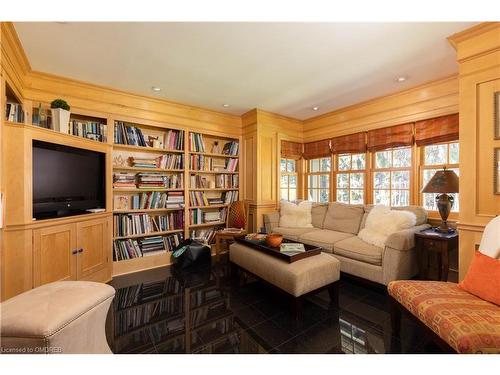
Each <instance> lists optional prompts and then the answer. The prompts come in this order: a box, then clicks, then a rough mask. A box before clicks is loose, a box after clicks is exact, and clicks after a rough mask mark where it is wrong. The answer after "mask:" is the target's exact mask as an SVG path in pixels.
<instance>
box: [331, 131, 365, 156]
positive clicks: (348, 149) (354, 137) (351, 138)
mask: <svg viewBox="0 0 500 375" xmlns="http://www.w3.org/2000/svg"><path fill="white" fill-rule="evenodd" d="M332 151H333V153H334V154H349V153H360V152H366V133H355V134H349V135H344V136H341V137H335V138H332Z"/></svg>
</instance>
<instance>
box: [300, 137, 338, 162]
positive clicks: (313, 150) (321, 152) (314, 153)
mask: <svg viewBox="0 0 500 375" xmlns="http://www.w3.org/2000/svg"><path fill="white" fill-rule="evenodd" d="M331 154H332V151H331V148H330V140H329V139H324V140H322V141H316V142H309V143H305V144H304V155H303V156H304V159H306V160H309V159H317V158H325V157H328V156H330V155H331Z"/></svg>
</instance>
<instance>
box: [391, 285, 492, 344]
mask: <svg viewBox="0 0 500 375" xmlns="http://www.w3.org/2000/svg"><path fill="white" fill-rule="evenodd" d="M387 289H388V292H389V294H390V295H391V296H392V297H393V298H394V299H395V300H396V301H398V302H399V303H400V304H401V305H403V306H404V307H405V308H406V309H407V310H408V311H409V312H411V313H412V314H413V315H414V316H415V317H417V318H418V319H419V320H420V321H421V322H422V323H424V324H425V325H426V326H427V327H429V328H430V329H431V330H433V331H434V332H435V333H436V334H437V335H438V336H439V337H441V338H442V339H443V340H444V341H446V342H447V343H448V344H449V345H450V346H451V347H452V348H453V349H455V350H456V351H457V352H458V353H497V354H498V353H500V307H498V306H497V305H495V304H493V303H490V302H487V301H484V300H482V299H480V298H478V297H476V296H474V295H472V294H470V293H467V292H466V291H464V290H462V289H460V288H459V287H458V286H457V284H455V283H447V282H443V281H417V280H405V281H403V280H401V281H392V282H390V283H389V285H388V287H387Z"/></svg>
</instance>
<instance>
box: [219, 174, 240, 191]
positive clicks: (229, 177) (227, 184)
mask: <svg viewBox="0 0 500 375" xmlns="http://www.w3.org/2000/svg"><path fill="white" fill-rule="evenodd" d="M239 184H240V179H239V176H238V175H237V174H218V175H216V176H215V187H216V188H219V189H220V188H225V189H228V188H238V187H239Z"/></svg>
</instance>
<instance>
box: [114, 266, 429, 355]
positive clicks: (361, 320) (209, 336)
mask: <svg viewBox="0 0 500 375" xmlns="http://www.w3.org/2000/svg"><path fill="white" fill-rule="evenodd" d="M112 285H113V286H114V287H115V288H116V296H115V299H114V301H113V304H112V308H111V309H110V313H109V314H108V320H107V323H106V333H107V337H108V341H109V343H110V346H111V348H112V350H113V352H115V353H165V354H167V353H171V354H180V353H236V354H237V353H241V354H244V353H249V354H250V353H252V354H257V353H274V354H279V353H283V354H291V353H349V354H357V353H361V354H366V353H391V352H393V351H394V348H395V347H396V346H394V345H393V350H391V344H393V343H394V338H392V337H391V330H390V316H389V313H388V311H389V310H388V306H387V302H388V301H387V295H386V294H385V292H384V290H383V289H382V288H381V289H374V288H370V287H368V286H365V285H363V284H359V283H356V282H354V281H350V280H348V279H342V280H341V285H340V296H339V307H338V308H332V306H331V305H330V303H329V297H328V294H327V293H326V292H323V293H320V294H318V295H316V296H313V297H311V298H310V299H308V300H307V301H306V303H305V306H304V314H303V317H302V319H301V320H299V321H297V320H296V319H295V318H294V316H293V315H292V313H291V308H290V306H289V300H288V299H287V298H286V297H285V296H283V295H281V294H280V293H276V292H275V291H272V290H270V289H269V288H267V287H266V286H265V285H263V284H261V283H260V282H249V283H247V284H246V285H243V286H240V285H238V282H237V281H236V280H235V279H233V278H231V277H230V275H229V267H228V264H227V260H225V259H223V260H222V261H221V262H220V263H218V264H215V265H213V266H212V267H204V268H201V269H191V270H186V271H179V270H177V269H175V268H171V267H167V268H162V269H156V270H151V271H146V272H142V273H136V274H132V275H129V276H124V277H119V278H116V279H114V280H113V283H112ZM403 324H404V326H403V329H402V336H401V338H400V340H401V342H398V344H399V345H397V350H398V351H397V352H403V353H423V352H430V353H432V352H438V348H437V347H435V346H433V345H432V343H430V342H429V341H428V340H426V339H425V337H423V336H422V335H423V332H420V331H418V328H417V326H416V325H415V324H414V322H412V321H411V320H408V319H406V320H405V321H404V322H403Z"/></svg>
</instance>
